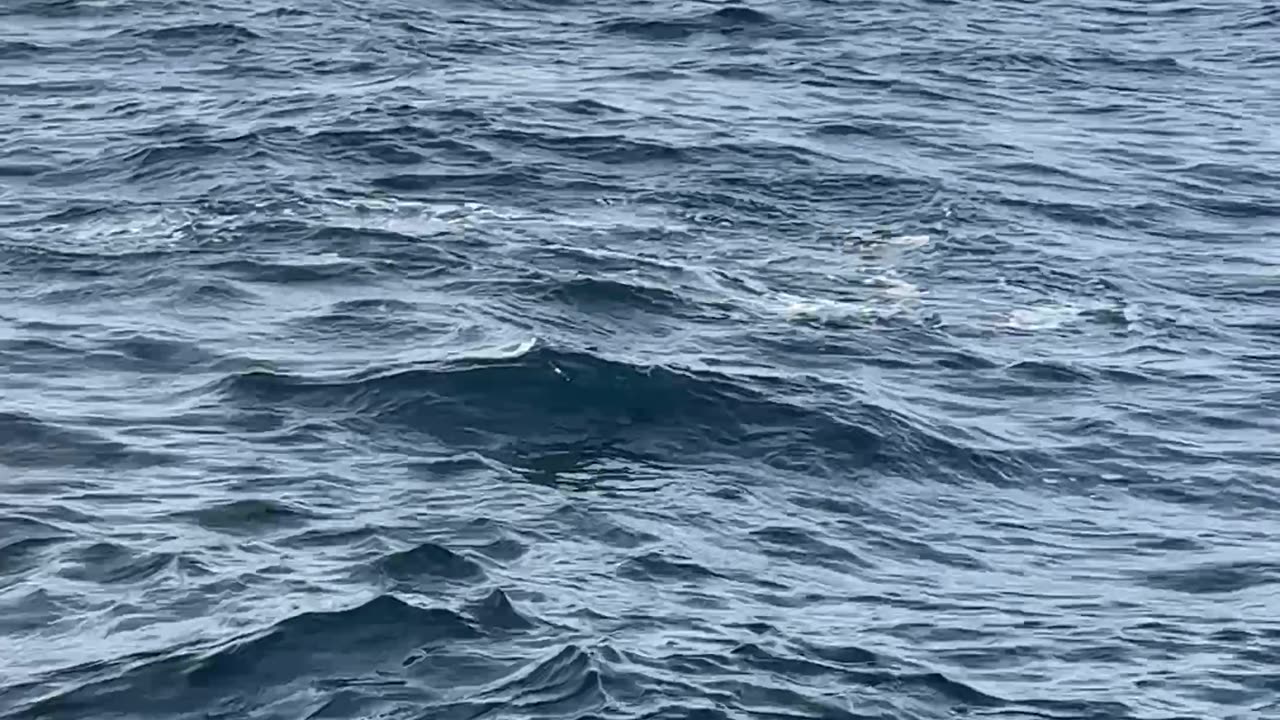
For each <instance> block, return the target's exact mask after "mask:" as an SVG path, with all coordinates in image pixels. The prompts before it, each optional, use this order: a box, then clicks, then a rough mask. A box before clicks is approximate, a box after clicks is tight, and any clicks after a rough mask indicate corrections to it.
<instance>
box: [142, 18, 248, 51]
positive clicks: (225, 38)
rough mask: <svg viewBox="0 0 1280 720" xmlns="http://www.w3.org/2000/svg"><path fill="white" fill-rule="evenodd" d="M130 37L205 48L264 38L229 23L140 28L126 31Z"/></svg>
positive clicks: (169, 44)
mask: <svg viewBox="0 0 1280 720" xmlns="http://www.w3.org/2000/svg"><path fill="white" fill-rule="evenodd" d="M126 32H127V34H128V35H130V36H132V37H136V38H141V39H144V40H151V41H154V42H156V43H160V44H163V46H164V47H171V46H174V45H181V44H185V43H190V44H192V45H196V46H200V47H204V46H209V45H217V44H225V45H240V44H243V43H248V42H253V41H256V40H262V39H263V37H262V36H261V35H259V34H258V33H256V32H254V31H253V30H250V29H249V28H247V27H245V26H243V25H238V24H236V23H228V22H212V23H190V24H183V25H171V26H168V27H158V28H140V29H135V30H129V31H126Z"/></svg>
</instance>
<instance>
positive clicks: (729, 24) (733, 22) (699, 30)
mask: <svg viewBox="0 0 1280 720" xmlns="http://www.w3.org/2000/svg"><path fill="white" fill-rule="evenodd" d="M597 27H598V30H599V31H600V32H602V33H605V34H611V35H627V36H630V37H635V38H640V39H642V40H650V41H658V42H665V41H672V40H687V39H689V38H691V37H693V36H695V35H700V34H703V33H718V34H723V35H734V34H738V33H744V32H750V33H752V34H753V35H760V36H766V37H778V38H782V37H794V36H795V35H796V34H797V32H798V29H797V28H796V27H795V26H794V25H791V24H790V23H785V22H781V21H779V20H778V19H776V18H774V17H773V16H772V15H769V14H768V13H765V12H762V11H760V10H753V9H751V8H749V7H745V6H741V5H729V6H726V7H722V8H720V9H718V10H713V11H711V12H708V13H703V14H701V15H693V16H689V17H685V18H670V19H661V20H652V19H647V18H642V17H636V16H632V17H624V18H616V19H613V20H608V21H605V22H602V23H601V24H600V25H598V26H597Z"/></svg>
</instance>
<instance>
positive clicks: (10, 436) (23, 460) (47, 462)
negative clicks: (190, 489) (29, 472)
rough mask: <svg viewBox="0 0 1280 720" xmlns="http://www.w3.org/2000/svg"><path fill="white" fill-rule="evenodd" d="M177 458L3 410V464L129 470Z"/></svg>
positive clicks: (0, 433)
mask: <svg viewBox="0 0 1280 720" xmlns="http://www.w3.org/2000/svg"><path fill="white" fill-rule="evenodd" d="M176 461H177V458H176V457H175V456H173V455H170V454H167V453H162V452H159V451H155V450H143V449H141V448H136V447H131V446H129V445H127V444H125V443H123V442H120V441H118V440H113V439H111V438H109V437H107V436H105V435H102V434H100V433H97V432H94V431H91V430H87V429H81V428H74V427H68V426H66V425H62V424H59V423H56V422H54V421H51V420H43V419H41V418H39V417H37V416H35V415H32V414H29V413H26V412H15V411H2V410H0V466H7V467H9V468H64V467H79V468H92V469H103V468H110V469H113V470H126V469H143V468H152V467H157V466H161V465H169V464H172V463H174V462H176Z"/></svg>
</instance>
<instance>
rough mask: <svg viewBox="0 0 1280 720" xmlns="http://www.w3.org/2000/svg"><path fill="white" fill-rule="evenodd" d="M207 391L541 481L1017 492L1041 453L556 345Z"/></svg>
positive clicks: (770, 384) (778, 384) (778, 389)
mask: <svg viewBox="0 0 1280 720" xmlns="http://www.w3.org/2000/svg"><path fill="white" fill-rule="evenodd" d="M208 391H216V392H219V393H220V394H222V395H223V396H224V397H225V398H227V400H228V401H229V402H231V403H232V404H233V405H234V406H237V407H241V408H244V409H246V410H247V409H252V408H258V407H262V406H264V405H267V406H270V407H273V408H279V407H282V406H284V407H294V408H297V409H298V410H301V411H304V412H307V413H311V414H313V415H316V416H319V417H324V418H328V419H330V420H332V421H334V422H338V423H340V424H343V425H345V426H347V427H351V428H359V429H361V431H362V432H372V433H375V434H377V435H378V436H379V439H380V441H382V442H387V443H390V444H391V446H398V447H400V448H402V449H403V450H404V451H405V452H410V453H411V454H415V455H416V454H417V451H420V449H421V448H422V447H423V443H424V441H425V442H426V443H428V446H433V447H434V446H437V445H439V444H443V445H444V446H445V447H448V448H450V449H451V451H453V452H478V453H481V454H482V455H484V456H486V457H490V458H493V459H495V460H498V461H500V462H502V463H504V464H506V465H508V466H510V467H513V468H515V469H517V470H521V471H522V472H528V473H531V474H533V475H538V474H541V473H543V472H546V471H548V470H550V471H551V472H553V473H556V472H559V471H558V470H555V469H554V468H560V469H561V470H568V468H569V467H571V466H572V467H584V466H589V465H592V464H594V463H596V462H598V461H601V460H604V459H608V458H614V459H628V458H629V459H635V460H644V461H646V462H652V463H656V464H657V465H659V466H668V465H672V464H676V465H679V464H682V463H701V462H705V461H707V460H708V459H713V458H716V457H738V458H741V459H746V460H750V461H756V462H762V463H765V464H767V465H772V466H777V467H780V468H784V469H785V468H789V469H795V468H798V467H802V466H803V467H809V468H810V469H811V470H812V471H814V472H818V473H822V474H825V473H826V472H831V471H832V470H829V469H833V468H836V467H842V468H845V470H844V472H852V473H858V472H866V471H870V470H873V469H876V470H879V471H888V472H894V473H903V474H905V475H907V476H918V475H920V474H922V473H924V474H930V475H933V476H935V477H970V478H975V477H976V478H983V479H985V480H988V481H993V482H999V483H1000V484H1004V483H1006V482H1010V481H1013V480H1014V479H1016V478H1019V477H1025V476H1026V475H1027V473H1029V472H1031V470H1032V468H1033V467H1034V464H1035V463H1036V462H1037V461H1038V460H1039V459H1040V455H1041V453H1039V452H1037V451H1035V450H1032V449H1025V450H1017V451H1013V450H1002V451H996V450H990V449H985V448H982V447H978V446H970V445H965V444H964V443H963V442H962V441H961V440H960V439H959V437H957V436H955V435H951V436H947V435H946V434H945V433H943V432H941V431H940V430H938V429H935V428H929V427H924V426H922V425H919V424H917V422H916V421H914V420H911V419H909V418H907V417H904V416H899V415H898V414H896V413H895V412H893V411H891V410H889V409H887V408H884V407H880V406H878V405H875V404H872V403H870V402H867V401H859V400H851V399H849V398H848V397H847V396H848V393H847V391H843V390H842V391H839V394H838V395H836V396H832V397H829V398H826V397H824V396H823V392H824V391H823V389H821V388H818V387H817V386H812V385H810V384H808V381H802V380H799V379H797V380H794V381H793V380H782V379H775V378H767V377H756V376H752V377H740V376H735V375H729V374H724V373H720V372H715V371H710V370H689V369H683V368H677V367H674V366H670V367H669V366H665V365H661V364H643V365H641V364H633V363H631V362H627V361H623V360H611V359H606V358H604V357H602V356H599V355H596V354H592V353H589V352H584V351H573V350H569V349H567V348H557V347H552V346H548V345H546V344H544V343H531V344H529V345H528V346H527V347H525V348H522V349H521V351H520V352H519V353H518V354H516V355H514V356H507V357H502V358H494V359H467V358H456V359H452V360H441V361H437V362H433V363H430V364H423V365H416V366H407V367H403V368H396V369H392V368H383V369H376V368H375V369H371V370H366V371H362V372H358V373H355V374H350V375H345V376H341V377H338V378H334V379H320V378H308V377H305V376H298V375H289V374H282V373H276V372H269V371H262V370H256V371H246V372H241V373H236V374H233V375H230V376H227V377H226V378H224V379H223V380H221V381H218V382H217V383H216V385H215V386H210V387H208V388H206V390H205V392H208ZM840 398H843V399H840ZM570 458H572V461H571V462H569V459H570ZM566 462H568V464H566ZM938 471H942V472H941V474H939V473H938Z"/></svg>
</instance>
